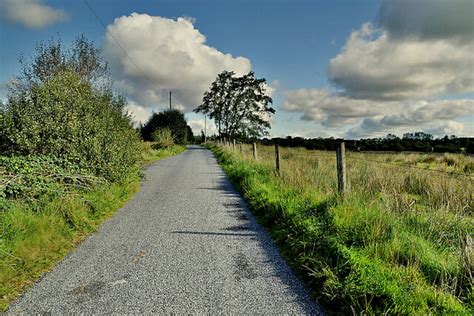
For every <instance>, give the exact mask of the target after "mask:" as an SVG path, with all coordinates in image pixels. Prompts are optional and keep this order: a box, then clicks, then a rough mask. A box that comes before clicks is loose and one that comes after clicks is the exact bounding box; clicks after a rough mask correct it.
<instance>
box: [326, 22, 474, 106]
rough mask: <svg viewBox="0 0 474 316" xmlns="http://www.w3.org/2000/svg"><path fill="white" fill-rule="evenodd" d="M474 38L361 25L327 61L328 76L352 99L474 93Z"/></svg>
mask: <svg viewBox="0 0 474 316" xmlns="http://www.w3.org/2000/svg"><path fill="white" fill-rule="evenodd" d="M473 51H474V40H470V41H467V40H466V41H454V40H451V39H450V38H446V39H442V38H434V39H423V38H421V39H420V38H412V37H406V38H405V37H404V38H393V37H391V36H390V35H389V33H388V31H387V30H385V29H375V28H374V27H373V25H372V24H370V23H367V24H364V25H363V26H362V27H361V28H360V29H359V30H356V31H353V32H352V34H351V36H350V37H349V39H348V41H347V43H346V45H345V47H344V49H343V50H342V52H341V53H340V54H339V55H337V56H336V57H334V58H333V59H331V61H330V63H329V69H328V75H329V80H330V81H331V82H332V83H334V84H335V85H336V86H337V87H339V88H340V89H341V90H342V93H343V94H345V95H348V96H351V97H353V98H359V99H373V100H404V99H412V98H424V97H429V96H434V95H443V94H457V93H468V92H472V91H474V75H473V70H474V59H473V58H472V52H473Z"/></svg>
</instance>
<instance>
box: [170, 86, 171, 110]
mask: <svg viewBox="0 0 474 316" xmlns="http://www.w3.org/2000/svg"><path fill="white" fill-rule="evenodd" d="M170 111H171V90H170Z"/></svg>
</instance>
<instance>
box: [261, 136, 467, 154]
mask: <svg viewBox="0 0 474 316" xmlns="http://www.w3.org/2000/svg"><path fill="white" fill-rule="evenodd" d="M342 141H344V142H345V145H346V148H347V149H348V150H352V151H395V152H401V151H417V152H437V153H445V152H449V153H467V154H474V138H473V137H456V136H455V135H451V136H448V135H446V136H444V137H442V138H434V137H433V136H432V135H430V134H427V133H424V132H416V133H406V134H404V135H403V137H401V138H400V137H397V136H395V135H393V134H388V135H387V136H386V137H381V138H366V139H358V140H344V139H341V138H333V137H330V138H303V137H291V136H288V137H285V138H281V137H277V138H272V139H269V138H264V139H262V140H261V142H262V143H263V144H265V145H273V144H278V145H280V146H285V147H304V148H306V149H313V150H335V148H336V145H337V144H338V143H340V142H342Z"/></svg>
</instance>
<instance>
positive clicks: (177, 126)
mask: <svg viewBox="0 0 474 316" xmlns="http://www.w3.org/2000/svg"><path fill="white" fill-rule="evenodd" d="M162 128H167V129H169V130H170V131H171V134H172V135H173V137H174V142H175V143H177V144H180V145H183V144H186V143H189V142H193V141H194V137H193V131H192V130H191V127H189V125H187V123H186V119H185V117H184V114H183V113H182V112H181V111H178V110H166V111H163V112H160V113H153V115H152V116H151V117H150V119H149V120H148V122H147V123H146V124H145V125H144V126H142V128H141V135H142V138H143V139H144V140H146V141H152V140H153V133H154V132H155V131H157V130H159V129H162Z"/></svg>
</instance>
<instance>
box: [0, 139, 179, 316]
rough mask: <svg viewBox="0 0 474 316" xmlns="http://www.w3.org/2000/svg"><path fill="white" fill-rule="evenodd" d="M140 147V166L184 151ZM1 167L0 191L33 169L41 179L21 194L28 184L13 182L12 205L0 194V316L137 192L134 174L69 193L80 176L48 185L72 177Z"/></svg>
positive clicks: (48, 167) (27, 166)
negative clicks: (17, 190)
mask: <svg viewBox="0 0 474 316" xmlns="http://www.w3.org/2000/svg"><path fill="white" fill-rule="evenodd" d="M142 146H143V147H142V151H141V152H142V162H143V164H148V163H151V162H153V161H156V160H159V159H162V158H166V157H169V156H172V155H176V154H178V153H180V152H182V151H183V150H185V148H184V147H183V146H173V147H171V148H169V149H160V150H155V149H153V144H150V143H143V145H142ZM2 161H3V160H2ZM3 162H8V163H9V164H8V167H6V166H7V164H6V163H4V164H3V165H0V175H2V178H3V179H5V182H3V181H2V183H0V188H1V189H2V190H5V188H7V189H8V190H15V187H14V186H7V185H6V182H7V181H9V180H11V179H17V180H18V179H19V178H18V176H19V175H20V174H21V175H22V176H23V179H26V180H25V181H27V180H28V177H32V176H34V177H38V175H37V174H38V171H37V170H35V171H34V172H31V169H32V168H33V167H34V166H35V167H38V166H39V167H41V169H38V170H40V171H41V172H44V173H45V177H41V178H38V179H36V180H35V181H34V182H33V183H34V186H35V187H34V188H25V185H26V184H25V183H29V182H22V181H19V184H21V185H22V192H26V193H22V195H21V196H20V197H18V198H16V199H12V198H8V199H7V198H6V197H5V196H6V195H5V192H3V191H2V192H0V193H3V195H1V194H0V228H1V236H0V311H4V310H5V309H6V308H7V307H8V304H9V303H10V302H11V301H13V300H14V299H15V298H16V297H18V295H20V294H21V293H22V292H23V291H25V290H26V289H27V288H28V287H29V286H30V285H31V284H33V283H34V282H35V281H36V280H37V279H38V278H39V277H40V276H41V275H42V274H43V273H44V272H46V271H48V270H50V269H51V268H52V267H54V265H55V264H56V263H57V262H58V261H60V260H61V259H62V258H64V256H65V255H66V254H67V253H68V252H69V251H71V250H72V249H73V248H74V247H75V246H76V245H77V244H78V243H79V242H81V241H82V240H83V239H84V238H85V237H86V236H87V235H89V234H91V233H93V232H94V231H96V230H97V229H98V228H99V226H100V224H101V223H102V222H104V220H106V219H107V218H109V217H110V216H112V215H113V214H114V213H115V212H116V211H117V210H118V209H119V208H120V207H122V206H123V205H124V204H125V203H126V202H127V200H129V199H130V198H131V197H132V196H133V194H134V193H135V192H137V190H138V189H139V185H140V171H139V169H137V170H136V172H132V173H130V174H129V175H128V176H127V177H125V178H124V179H123V180H121V181H119V182H115V183H110V182H104V181H95V182H92V184H90V185H89V186H88V187H87V189H77V187H81V186H84V185H85V182H84V181H82V182H77V181H76V182H74V188H72V189H71V188H70V187H68V186H67V184H71V182H70V180H71V179H76V180H77V179H85V178H86V175H84V174H81V175H80V176H78V175H75V174H70V175H69V176H68V177H65V176H64V175H63V177H62V178H59V179H60V180H58V181H50V182H48V181H46V180H45V179H50V178H51V177H50V175H55V176H56V175H58V174H61V173H62V174H64V173H65V172H66V171H67V172H69V173H71V172H72V171H71V170H66V171H65V170H64V169H60V170H58V168H56V166H54V164H47V163H45V161H40V162H39V163H38V162H35V161H32V160H31V159H29V160H26V163H25V161H24V160H21V159H20V160H18V161H14V162H11V161H10V160H6V159H5V160H4V161H3ZM46 162H47V161H46ZM22 164H23V165H22ZM12 165H13V167H15V168H16V169H15V170H21V172H20V171H18V172H17V174H12V172H10V171H9V170H8V168H11V167H12ZM39 167H38V168H39ZM53 171H54V172H53ZM3 179H2V180H3ZM20 179H21V177H20ZM66 180H69V181H66ZM78 184H80V185H78ZM41 188H43V190H41ZM30 189H31V190H30Z"/></svg>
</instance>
